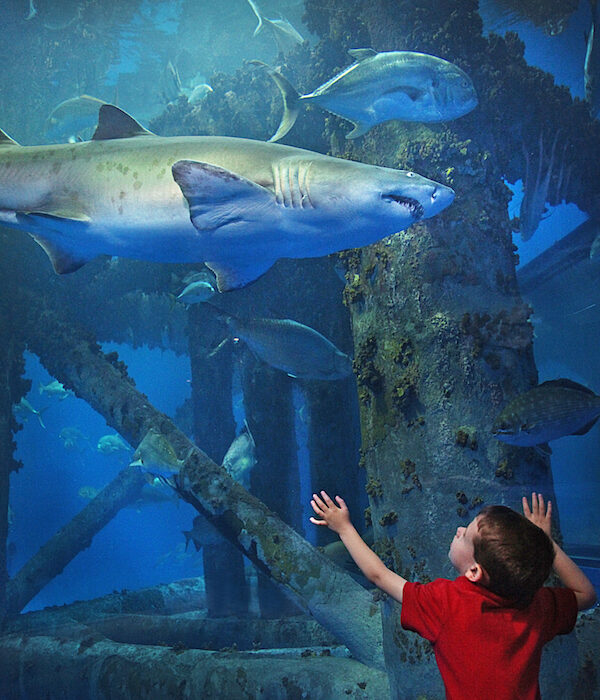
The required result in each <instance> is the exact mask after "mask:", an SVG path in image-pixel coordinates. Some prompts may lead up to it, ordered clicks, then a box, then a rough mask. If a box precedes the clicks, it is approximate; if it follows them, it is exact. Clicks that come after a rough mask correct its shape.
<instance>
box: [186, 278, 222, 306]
mask: <svg viewBox="0 0 600 700" xmlns="http://www.w3.org/2000/svg"><path fill="white" fill-rule="evenodd" d="M215 294H216V290H215V288H214V287H213V286H212V284H211V283H210V282H209V281H208V280H206V279H204V277H203V276H202V273H201V272H200V273H198V277H196V278H194V279H192V281H191V282H188V283H187V284H186V285H185V287H184V288H183V289H182V290H181V292H180V293H179V294H178V295H177V301H181V302H183V303H184V304H198V303H201V302H204V301H208V300H209V299H211V298H212V297H213V296H214V295H215Z"/></svg>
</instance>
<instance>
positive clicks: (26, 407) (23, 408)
mask: <svg viewBox="0 0 600 700" xmlns="http://www.w3.org/2000/svg"><path fill="white" fill-rule="evenodd" d="M46 408H47V406H46V407H44V408H40V410H39V411H38V410H37V408H34V407H33V406H32V405H31V404H30V403H29V401H28V400H27V399H26V398H25V397H24V396H22V397H21V399H20V400H19V403H16V404H15V405H14V406H13V411H14V413H15V415H16V416H18V417H19V418H20V419H21V420H24V421H26V420H27V418H28V414H32V415H34V416H37V419H38V421H39V422H40V425H41V426H42V428H45V427H46V426H45V425H44V421H43V420H42V413H43V412H44V411H45V410H46Z"/></svg>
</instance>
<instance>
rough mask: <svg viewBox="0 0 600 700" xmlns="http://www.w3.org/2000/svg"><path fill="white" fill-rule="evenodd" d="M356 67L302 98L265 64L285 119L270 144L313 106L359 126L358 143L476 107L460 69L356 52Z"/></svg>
mask: <svg viewBox="0 0 600 700" xmlns="http://www.w3.org/2000/svg"><path fill="white" fill-rule="evenodd" d="M348 53H349V54H350V55H351V56H352V57H353V58H354V59H356V60H355V62H354V63H353V64H352V65H351V66H349V67H348V68H346V69H344V70H343V71H342V72H341V73H338V74H337V75H335V76H334V77H333V78H331V80H328V81H327V82H326V83H323V85H321V86H320V87H318V88H317V89H316V90H315V91H314V92H311V93H309V94H307V95H299V94H298V92H297V91H296V89H295V88H294V87H293V86H292V85H291V84H290V83H289V82H288V81H287V79H286V78H284V77H283V75H281V73H278V72H277V71H276V70H273V69H272V68H270V67H269V66H267V65H266V64H265V63H262V62H261V61H250V63H252V64H254V65H258V66H262V67H263V68H266V69H267V71H268V73H269V75H270V76H271V78H272V79H273V81H274V82H275V84H276V85H277V87H278V88H279V90H280V91H281V94H282V95H283V108H284V111H283V117H282V118H281V123H280V124H279V127H278V129H277V131H276V132H275V134H274V135H273V136H271V138H270V139H269V141H279V139H281V138H283V137H284V136H285V135H286V134H287V132H288V131H289V130H290V129H291V128H292V126H293V125H294V123H295V121H296V119H297V117H298V113H299V111H300V107H301V105H302V104H303V103H306V102H313V103H314V104H316V105H318V106H319V107H321V108H323V109H326V110H327V111H329V112H332V113H333V114H337V115H338V116H339V117H342V118H343V119H347V120H348V121H350V122H352V123H353V124H354V129H353V130H352V131H351V132H350V133H348V134H346V138H347V139H355V138H358V137H359V136H362V135H363V134H366V133H367V131H369V130H370V129H371V128H372V127H374V126H375V125H376V124H381V123H383V122H387V121H390V120H393V119H398V120H402V121H415V122H443V121H449V120H451V119H456V118H457V117H461V116H463V115H464V114H467V112H470V111H471V110H472V109H474V108H475V107H476V106H477V93H476V92H475V87H474V86H473V83H472V81H471V78H469V76H468V75H467V74H466V73H465V72H464V71H463V70H461V69H460V68H459V67H458V66H455V65H454V64H453V63H450V62H449V61H445V60H444V59H443V58H438V57H437V56H431V55H429V54H424V53H417V52H415V51H384V52H381V53H377V51H374V50H373V49H352V50H351V51H349V52H348Z"/></svg>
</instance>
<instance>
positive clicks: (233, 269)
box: [206, 260, 275, 292]
mask: <svg viewBox="0 0 600 700" xmlns="http://www.w3.org/2000/svg"><path fill="white" fill-rule="evenodd" d="M274 263H275V260H246V261H244V262H237V261H236V262H235V263H233V262H219V261H216V262H207V263H206V265H207V266H208V267H210V269H211V270H212V271H213V272H214V273H215V275H216V277H217V288H218V290H219V291H220V292H228V291H230V290H231V289H237V288H238V287H244V286H245V285H247V284H249V283H250V282H254V280H256V279H258V278H259V277H260V276H261V275H264V273H265V272H266V271H267V270H268V269H269V268H270V267H271V266H272V265H273V264H274Z"/></svg>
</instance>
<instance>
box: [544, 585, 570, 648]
mask: <svg viewBox="0 0 600 700" xmlns="http://www.w3.org/2000/svg"><path fill="white" fill-rule="evenodd" d="M536 597H539V599H540V604H541V606H542V608H543V615H544V619H545V620H547V625H546V629H545V633H546V642H549V641H550V640H551V639H554V637H556V635H557V634H568V633H569V632H571V631H572V629H573V628H574V627H575V623H576V622H577V598H576V597H575V593H573V591H572V590H571V589H570V588H551V587H549V586H545V587H543V588H541V589H540V590H539V591H538V593H537V594H536Z"/></svg>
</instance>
